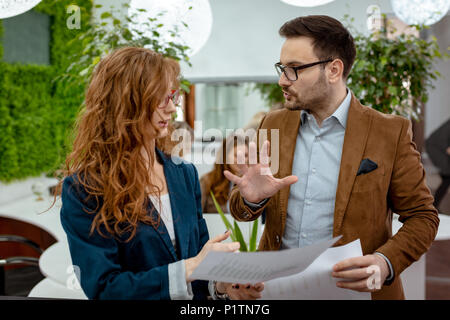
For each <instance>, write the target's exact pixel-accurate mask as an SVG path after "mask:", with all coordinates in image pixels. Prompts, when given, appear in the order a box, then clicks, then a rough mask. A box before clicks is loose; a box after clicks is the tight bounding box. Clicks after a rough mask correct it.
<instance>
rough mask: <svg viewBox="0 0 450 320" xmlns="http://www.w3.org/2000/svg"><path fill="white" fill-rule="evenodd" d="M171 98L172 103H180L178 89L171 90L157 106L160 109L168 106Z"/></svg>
mask: <svg viewBox="0 0 450 320" xmlns="http://www.w3.org/2000/svg"><path fill="white" fill-rule="evenodd" d="M170 100H172V102H173V104H174V105H175V106H177V105H179V104H180V100H181V96H180V89H178V90H171V91H170V94H169V95H168V96H167V97H166V99H165V100H164V103H163V104H162V105H160V106H159V108H160V109H164V108H165V107H167V106H168V104H169V101H170Z"/></svg>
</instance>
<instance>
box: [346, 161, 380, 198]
mask: <svg viewBox="0 0 450 320" xmlns="http://www.w3.org/2000/svg"><path fill="white" fill-rule="evenodd" d="M384 177H385V172H384V165H383V163H379V164H378V168H376V169H375V170H372V171H371V172H369V173H363V174H360V175H358V176H356V178H355V183H354V184H353V192H373V191H375V190H377V189H378V190H379V189H382V187H383V182H384Z"/></svg>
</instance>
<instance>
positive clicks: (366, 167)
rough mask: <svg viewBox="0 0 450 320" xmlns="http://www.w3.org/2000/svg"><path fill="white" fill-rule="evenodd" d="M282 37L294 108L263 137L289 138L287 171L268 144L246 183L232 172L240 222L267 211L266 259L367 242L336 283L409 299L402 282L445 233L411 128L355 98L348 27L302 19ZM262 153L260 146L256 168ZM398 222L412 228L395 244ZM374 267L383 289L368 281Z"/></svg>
mask: <svg viewBox="0 0 450 320" xmlns="http://www.w3.org/2000/svg"><path fill="white" fill-rule="evenodd" d="M280 35H281V36H283V37H285V38H286V40H285V42H284V44H283V46H282V49H281V55H280V62H279V63H277V64H276V68H277V70H278V73H279V75H280V79H279V85H280V86H281V87H282V90H283V93H284V97H285V100H286V103H285V108H284V109H282V110H277V111H273V112H270V113H269V114H267V115H266V117H265V118H264V119H263V121H262V122H261V124H260V127H259V130H261V129H267V131H268V134H269V135H268V137H269V141H270V132H271V131H270V130H271V129H279V138H280V146H279V150H275V151H272V154H271V160H272V162H273V161H274V159H275V158H276V157H279V170H278V172H276V173H273V174H274V175H272V174H271V173H270V172H269V173H267V169H268V168H269V166H268V157H269V156H268V149H269V142H268V141H265V142H264V143H263V145H262V148H261V150H260V153H259V158H260V161H259V163H256V160H255V159H254V161H251V162H250V165H245V164H243V165H240V169H241V171H242V172H241V173H242V174H243V175H242V176H241V177H237V176H235V175H233V174H231V173H230V172H225V175H226V177H227V178H228V179H229V180H231V181H232V182H233V183H235V187H234V188H233V190H232V194H231V199H230V210H231V213H232V215H233V217H234V218H235V219H237V220H240V221H251V220H254V219H256V218H258V216H259V215H260V214H261V213H262V212H263V211H265V214H266V225H265V230H264V234H263V236H262V238H261V242H260V245H259V250H279V249H285V248H293V247H299V246H300V247H301V246H305V245H309V244H311V243H314V242H317V241H321V240H325V239H331V238H332V237H334V236H338V235H342V238H341V239H340V240H339V241H338V242H337V243H336V244H335V245H343V244H346V243H349V242H351V241H353V240H355V239H358V238H359V239H360V240H361V245H362V250H363V253H364V256H363V257H355V258H351V259H347V260H345V261H341V262H340V263H338V264H336V265H335V266H334V267H333V272H332V276H334V277H336V278H342V279H345V280H346V281H339V282H338V283H337V286H338V287H342V288H345V289H351V290H357V291H369V292H372V298H373V299H404V294H403V289H402V285H401V281H400V277H399V275H400V273H401V272H402V271H403V270H404V269H405V268H406V267H408V266H409V265H410V264H411V263H413V262H414V261H416V260H418V259H419V258H420V256H421V255H422V254H423V253H425V252H426V251H427V250H428V249H429V247H430V245H431V243H432V241H433V239H434V238H435V235H436V232H437V228H438V225H439V218H438V215H437V211H436V209H435V208H434V207H433V197H432V196H431V194H430V190H429V189H428V188H427V186H426V183H425V174H424V170H423V167H422V164H421V162H420V155H419V153H418V152H417V151H416V149H415V145H414V143H413V142H412V132H411V124H410V121H409V120H407V119H404V118H401V117H399V116H394V115H385V114H382V113H380V112H377V111H375V110H373V109H371V108H368V107H365V106H362V105H361V104H360V103H359V101H358V100H357V99H356V98H355V96H354V95H353V94H352V93H351V92H350V90H348V89H347V87H346V79H347V77H348V75H349V73H350V69H351V67H352V64H353V62H354V59H355V55H356V50H355V45H354V42H353V38H352V36H351V35H350V33H349V32H348V31H347V30H346V29H345V28H344V27H343V26H342V24H341V23H340V22H339V21H337V20H335V19H333V18H331V17H327V16H307V17H299V18H296V19H294V20H291V21H288V22H287V23H285V24H284V25H283V26H282V27H281V29H280ZM260 142H263V141H260ZM276 151H279V153H277V152H276ZM254 152H256V145H255V144H254V143H252V144H251V145H250V152H249V156H250V159H251V158H252V154H253V153H254ZM280 154H281V156H280ZM252 163H256V164H252ZM269 171H270V170H269ZM393 212H395V213H397V214H399V215H400V221H401V222H403V226H402V228H401V229H400V230H399V231H398V233H397V234H396V235H395V236H394V237H392V230H391V229H392V227H391V226H392V214H393ZM373 266H377V267H378V268H379V269H378V270H379V277H380V279H379V280H380V283H381V284H382V286H380V287H381V288H380V289H378V288H376V287H375V288H374V287H373V286H371V285H370V283H369V281H368V280H369V279H370V276H371V271H370V270H376V268H374V267H373Z"/></svg>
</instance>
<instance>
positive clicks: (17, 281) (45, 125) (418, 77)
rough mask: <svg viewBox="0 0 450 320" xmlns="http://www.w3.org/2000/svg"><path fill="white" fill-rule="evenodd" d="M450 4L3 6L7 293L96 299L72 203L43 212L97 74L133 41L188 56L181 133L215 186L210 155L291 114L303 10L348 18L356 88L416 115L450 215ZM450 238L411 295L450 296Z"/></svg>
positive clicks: (2, 218) (2, 207) (382, 105)
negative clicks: (281, 80)
mask: <svg viewBox="0 0 450 320" xmlns="http://www.w3.org/2000/svg"><path fill="white" fill-rule="evenodd" d="M449 6H450V0H437V1H431V0H423V1H419V0H414V1H404V0H358V1H350V0H334V1H332V0H331V1H330V0H322V1H319V0H318V1H314V0H310V1H307V0H283V1H281V0H263V1H262V0H209V1H208V0H184V1H183V0H164V1H156V0H147V1H138V0H132V1H129V0H109V1H107V0H94V1H91V0H71V1H68V0H58V1H55V0H43V1H38V0H21V1H18V0H16V1H13V0H10V1H0V296H1V295H3V296H28V295H30V296H53V297H75V298H83V293H82V292H79V290H77V283H76V281H75V280H74V279H75V278H74V277H72V275H73V272H74V271H73V268H72V269H70V268H68V267H67V266H68V265H71V263H70V257H69V256H68V253H67V247H66V246H65V245H66V244H65V243H64V241H65V234H64V232H63V231H62V230H61V227H60V224H59V217H58V206H57V207H56V208H54V209H52V210H51V211H49V212H46V213H41V212H43V211H45V210H46V209H47V208H48V207H49V206H50V204H51V201H52V200H53V198H52V192H53V187H54V186H55V184H56V183H57V182H58V179H59V178H60V176H59V171H58V169H60V167H61V164H62V163H63V161H64V159H65V156H66V155H67V153H68V152H69V151H70V148H71V139H72V138H73V132H72V131H71V129H72V127H73V123H74V120H75V118H76V115H77V114H78V112H79V111H80V110H82V104H83V94H84V90H85V87H86V84H87V83H88V81H89V76H90V74H91V72H92V70H93V68H94V67H95V65H96V64H97V63H98V61H99V60H100V59H101V57H103V56H104V55H106V54H107V53H108V52H111V51H112V50H114V49H115V48H118V47H121V46H126V45H135V46H146V47H149V48H152V49H154V50H156V51H159V52H162V53H163V54H165V55H167V56H170V57H172V58H175V59H177V60H178V61H180V64H181V66H182V75H183V82H182V89H183V90H184V95H183V99H182V103H181V105H180V106H179V107H178V109H177V115H176V119H174V125H175V126H176V127H178V128H185V129H187V130H188V132H190V133H192V134H193V136H192V140H191V141H190V142H191V148H190V153H189V154H186V155H185V156H186V158H187V159H188V160H190V161H193V162H194V164H195V165H196V167H197V169H198V171H199V176H200V177H201V176H203V175H205V174H207V173H208V172H210V171H211V170H212V168H213V165H214V164H213V162H214V159H215V154H214V153H210V152H205V150H208V148H212V149H213V150H219V149H220V148H221V145H222V140H223V139H224V138H225V137H226V136H227V135H228V133H229V132H230V130H231V129H233V130H234V129H239V128H244V129H249V128H256V127H257V126H258V124H259V121H260V120H261V119H262V117H263V116H264V114H265V113H267V112H269V111H270V110H273V109H276V108H282V107H283V106H282V103H283V96H282V94H281V90H280V88H279V87H278V85H277V81H278V77H277V75H276V72H275V69H274V64H275V63H276V62H278V61H279V54H280V48H281V45H282V43H283V39H282V38H281V37H280V36H279V35H278V29H279V28H280V26H281V25H282V24H283V23H284V22H286V21H288V20H290V19H292V18H295V17H298V16H302V15H312V14H314V15H316V14H323V15H329V16H332V17H334V18H336V19H339V20H340V21H341V22H343V23H344V25H346V26H347V27H348V28H349V30H350V31H351V32H352V34H353V36H354V38H355V41H356V44H357V50H358V54H357V60H356V61H355V64H354V67H353V70H352V72H351V76H350V78H349V83H348V86H349V88H350V89H351V90H352V91H353V92H354V93H355V95H356V96H357V97H358V98H359V99H360V100H361V101H362V103H363V104H365V105H368V106H370V107H372V108H375V109H377V110H379V111H381V112H384V113H394V114H399V115H401V116H404V117H407V118H409V119H411V121H412V123H413V133H414V142H415V143H416V146H417V149H418V150H419V151H420V153H421V156H422V162H423V164H424V168H425V171H426V175H427V183H428V185H429V187H430V189H431V191H432V193H433V194H436V191H437V190H438V189H439V190H440V191H439V192H438V194H439V199H440V201H439V204H438V206H437V207H438V209H439V212H440V213H441V214H442V215H446V214H450V196H449V192H450V190H449V188H447V186H448V184H450V183H448V184H446V182H445V181H448V176H447V175H448V174H449V173H447V174H444V173H445V172H444V171H445V169H443V167H445V166H447V169H446V170H447V172H448V170H449V169H448V166H449V156H445V153H446V152H447V154H450V151H449V150H450V149H448V147H449V146H450V144H449V141H450V129H449V126H450V121H449V119H450V102H449V101H450V90H449V88H450V63H449V60H448V53H449V52H450V51H449V46H450V13H449V11H448V9H449ZM434 154H441V156H440V157H441V160H434ZM442 154H444V156H443V159H444V160H442ZM438 158H439V156H438ZM194 159H200V160H199V161H194ZM442 163H443V164H442ZM445 179H447V180H445ZM214 212H216V211H214ZM206 213H210V212H206ZM210 219H214V217H211V218H210ZM444 225H445V224H444ZM262 227H263V226H262ZM243 228H244V229H245V227H243ZM212 229H214V226H213V227H212ZM440 232H441V231H440ZM260 233H261V231H260ZM260 233H259V234H260ZM449 233H450V231H449V230H444V229H443V231H442V232H441V233H440V234H439V238H437V239H436V241H435V243H434V244H433V247H432V248H431V250H430V251H429V252H428V254H427V255H426V260H425V259H423V261H422V262H421V263H422V264H421V265H420V266H419V267H418V269H417V270H418V271H417V272H419V273H420V276H416V278H417V279H418V281H419V282H418V283H417V287H414V290H415V291H416V292H418V293H417V295H415V296H414V295H412V296H411V297H414V298H418V299H450V267H449V266H450V236H449ZM61 259H62V260H61ZM69 287H70V288H69ZM68 288H69V289H68ZM417 288H418V289H417ZM33 290H34V291H33ZM70 290H72V291H70ZM411 290H413V289H411ZM414 290H413V291H414Z"/></svg>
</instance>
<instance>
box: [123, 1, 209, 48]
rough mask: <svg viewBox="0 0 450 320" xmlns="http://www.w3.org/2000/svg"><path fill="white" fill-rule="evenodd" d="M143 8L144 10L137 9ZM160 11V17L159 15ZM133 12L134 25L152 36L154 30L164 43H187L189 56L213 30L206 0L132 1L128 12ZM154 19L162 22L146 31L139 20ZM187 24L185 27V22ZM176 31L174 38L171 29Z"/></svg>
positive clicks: (202, 44)
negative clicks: (153, 28) (159, 25)
mask: <svg viewBox="0 0 450 320" xmlns="http://www.w3.org/2000/svg"><path fill="white" fill-rule="evenodd" d="M139 9H145V12H142V11H139ZM160 13H163V14H162V15H161V16H158V14H160ZM132 14H135V15H136V18H137V21H133V26H134V27H135V28H136V29H138V30H140V31H142V32H144V34H145V35H146V36H147V37H149V38H151V37H152V32H153V31H157V32H158V33H159V34H160V35H161V37H162V38H163V39H164V40H166V41H167V42H169V41H173V42H176V43H181V44H184V45H187V46H189V48H190V50H187V54H188V55H189V56H193V55H194V54H196V53H197V52H198V51H199V50H200V49H201V48H202V47H203V46H204V44H205V43H206V41H207V40H208V38H209V35H210V34H211V29H212V22H213V18H212V12H211V6H210V4H209V1H208V0H164V1H160V0H131V1H130V7H129V10H128V15H129V16H131V15H132ZM148 18H157V20H158V23H160V24H162V25H163V26H162V27H161V28H158V29H157V30H145V29H144V27H143V25H142V23H143V22H144V21H148ZM184 23H186V25H187V27H186V26H185V25H184ZM176 29H177V30H178V31H177V32H176V33H175V36H174V37H173V36H172V35H171V34H170V31H174V30H176Z"/></svg>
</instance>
